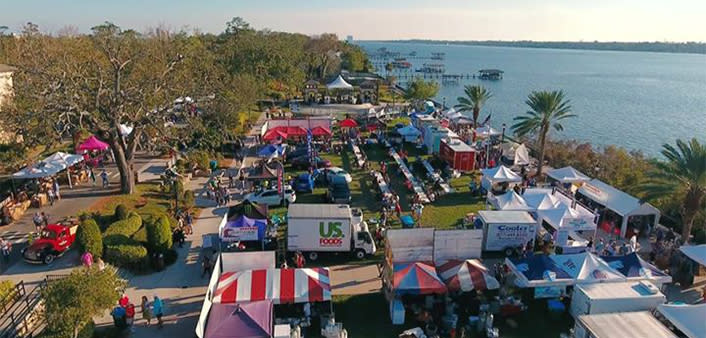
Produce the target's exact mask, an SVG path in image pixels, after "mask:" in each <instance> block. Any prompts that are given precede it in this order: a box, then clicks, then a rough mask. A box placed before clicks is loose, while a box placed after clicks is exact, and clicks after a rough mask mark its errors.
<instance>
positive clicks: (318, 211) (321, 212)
mask: <svg viewBox="0 0 706 338" xmlns="http://www.w3.org/2000/svg"><path fill="white" fill-rule="evenodd" d="M351 215H352V214H351V208H350V206H348V205H347V204H303V203H302V204H299V203H297V204H290V205H289V209H288V210H287V217H289V218H351Z"/></svg>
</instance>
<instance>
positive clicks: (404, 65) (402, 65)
mask: <svg viewBox="0 0 706 338" xmlns="http://www.w3.org/2000/svg"><path fill="white" fill-rule="evenodd" d="M391 64H392V67H395V68H400V69H408V68H411V67H412V64H411V63H410V62H408V61H405V59H402V60H399V61H398V60H397V59H395V61H393V62H391Z"/></svg>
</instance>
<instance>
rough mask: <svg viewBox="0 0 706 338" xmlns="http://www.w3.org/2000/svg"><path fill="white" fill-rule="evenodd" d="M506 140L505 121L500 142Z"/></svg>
mask: <svg viewBox="0 0 706 338" xmlns="http://www.w3.org/2000/svg"><path fill="white" fill-rule="evenodd" d="M504 142H505V123H503V135H502V136H501V137H500V143H504Z"/></svg>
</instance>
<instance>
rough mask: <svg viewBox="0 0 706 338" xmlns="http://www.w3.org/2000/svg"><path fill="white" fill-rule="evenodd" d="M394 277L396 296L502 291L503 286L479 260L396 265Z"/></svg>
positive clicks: (393, 272)
mask: <svg viewBox="0 0 706 338" xmlns="http://www.w3.org/2000/svg"><path fill="white" fill-rule="evenodd" d="M392 274H393V278H392V279H393V280H392V289H393V292H394V293H395V295H397V296H401V295H426V294H444V293H446V292H447V291H463V292H469V291H473V290H477V291H482V290H494V289H498V288H500V283H499V282H498V281H497V280H496V279H495V277H493V276H492V275H491V274H490V273H489V272H488V269H487V268H486V267H485V266H484V265H483V264H482V263H481V262H480V261H479V260H477V259H467V260H451V261H447V262H445V263H443V264H441V265H440V266H436V267H434V266H433V264H431V263H426V262H411V263H395V264H393V268H392Z"/></svg>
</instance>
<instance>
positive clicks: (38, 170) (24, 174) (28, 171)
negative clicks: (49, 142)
mask: <svg viewBox="0 0 706 338" xmlns="http://www.w3.org/2000/svg"><path fill="white" fill-rule="evenodd" d="M83 160H84V158H83V156H81V155H75V154H67V153H63V152H57V153H55V154H53V155H51V156H49V157H47V158H45V159H44V160H42V161H40V162H38V163H36V164H34V165H31V166H28V167H26V168H24V169H22V170H20V171H18V172H16V173H14V174H12V178H13V179H32V178H42V177H49V176H54V175H56V174H58V173H60V172H62V171H64V170H67V169H68V168H69V167H70V166H72V165H75V164H77V163H79V162H81V161H83ZM66 177H67V178H68V183H69V187H71V186H72V184H71V174H70V173H69V172H68V171H67V172H66Z"/></svg>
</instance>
